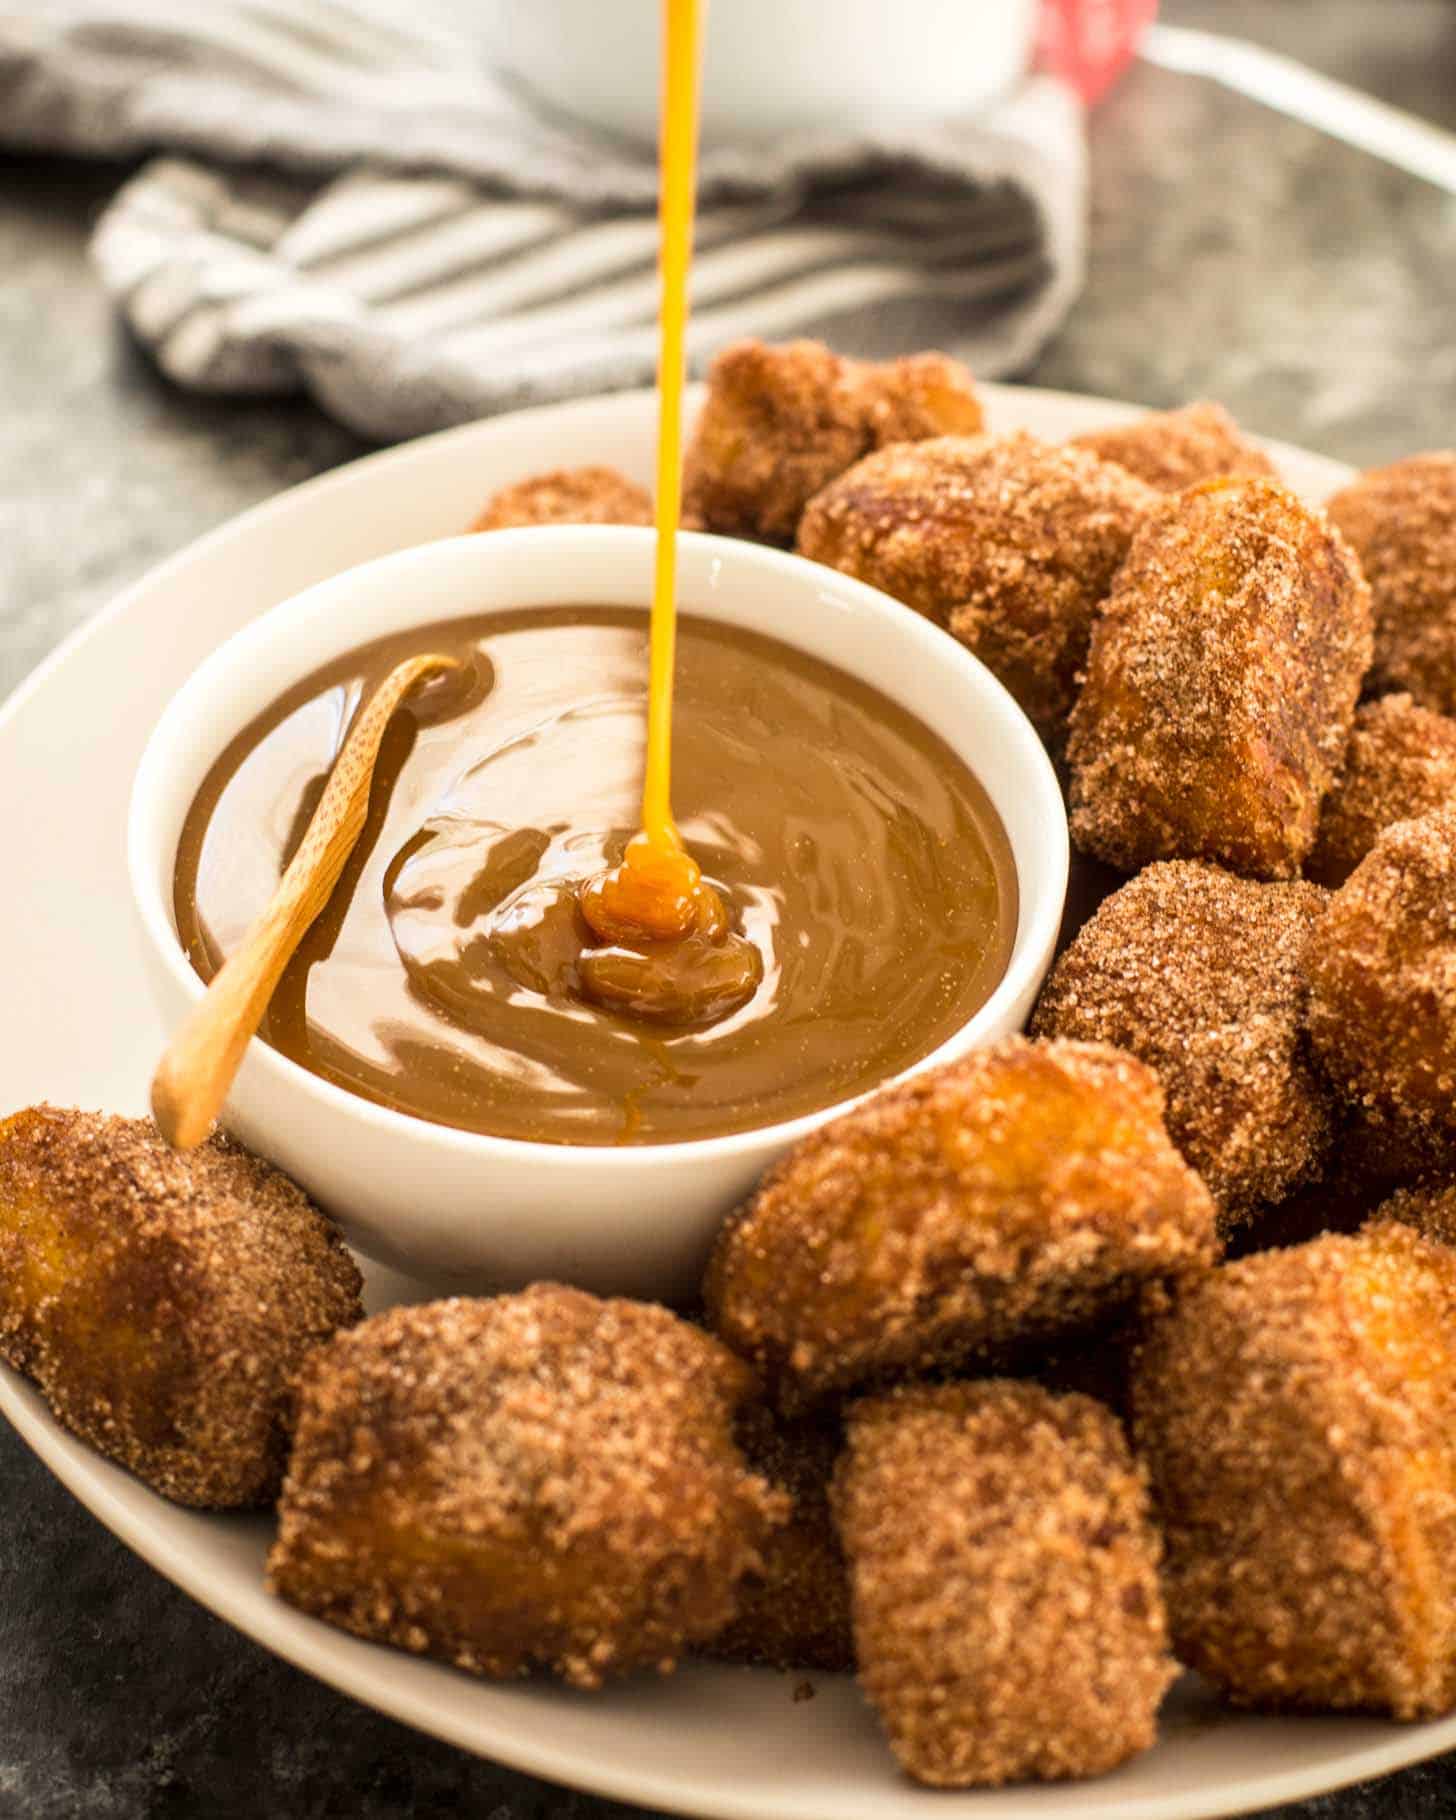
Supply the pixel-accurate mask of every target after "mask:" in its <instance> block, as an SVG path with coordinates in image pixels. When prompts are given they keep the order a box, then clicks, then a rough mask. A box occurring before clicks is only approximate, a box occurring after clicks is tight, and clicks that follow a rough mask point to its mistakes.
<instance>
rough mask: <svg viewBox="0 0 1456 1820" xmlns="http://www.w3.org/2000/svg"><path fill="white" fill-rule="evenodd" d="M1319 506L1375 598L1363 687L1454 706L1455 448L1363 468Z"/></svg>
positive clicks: (1441, 708)
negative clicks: (1370, 661) (1371, 651)
mask: <svg viewBox="0 0 1456 1820" xmlns="http://www.w3.org/2000/svg"><path fill="white" fill-rule="evenodd" d="M1327 510H1328V512H1329V515H1330V517H1331V518H1332V519H1333V520H1334V522H1335V523H1336V524H1337V525H1338V526H1339V527H1340V529H1341V530H1342V531H1343V532H1344V534H1345V536H1346V537H1348V538H1349V540H1350V542H1351V543H1352V544H1353V545H1354V547H1355V551H1356V554H1357V555H1358V556H1359V558H1360V562H1361V564H1362V566H1363V568H1364V570H1365V575H1366V579H1367V580H1368V581H1369V583H1370V589H1371V592H1372V594H1373V596H1374V600H1375V663H1374V667H1373V669H1372V670H1371V673H1370V686H1371V688H1372V689H1373V690H1375V691H1377V692H1384V691H1386V690H1389V689H1404V690H1407V691H1408V692H1409V693H1410V694H1411V695H1412V696H1414V698H1415V699H1416V701H1418V702H1419V703H1420V704H1421V706H1422V707H1424V708H1433V709H1435V710H1436V712H1437V713H1440V714H1456V452H1453V451H1452V450H1450V449H1438V450H1433V451H1431V452H1430V453H1429V454H1425V455H1410V456H1407V457H1406V459H1405V460H1404V461H1396V462H1392V463H1391V465H1390V466H1389V467H1386V468H1372V469H1370V471H1369V472H1368V473H1365V474H1362V475H1361V476H1360V477H1359V479H1358V480H1356V481H1354V482H1353V483H1352V484H1351V485H1350V486H1348V487H1346V488H1345V489H1344V490H1343V491H1342V492H1339V493H1336V494H1335V496H1334V498H1333V499H1331V500H1330V502H1329V505H1328V507H1327Z"/></svg>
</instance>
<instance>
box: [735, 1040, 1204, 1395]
mask: <svg viewBox="0 0 1456 1820" xmlns="http://www.w3.org/2000/svg"><path fill="white" fill-rule="evenodd" d="M1162 1110H1163V1096H1162V1093H1161V1090H1160V1089H1159V1087H1158V1085H1157V1082H1156V1081H1155V1079H1154V1078H1153V1076H1152V1074H1151V1073H1150V1072H1149V1070H1148V1069H1146V1068H1145V1067H1144V1066H1143V1064H1142V1063H1141V1062H1139V1061H1136V1060H1135V1059H1134V1058H1133V1057H1131V1056H1129V1055H1125V1054H1123V1053H1121V1052H1120V1051H1118V1050H1116V1049H1111V1048H1108V1047H1107V1046H1106V1045H1103V1044H1098V1043H1070V1042H1057V1043H1029V1042H1027V1041H1025V1040H1024V1039H1021V1038H1011V1039H1008V1040H1006V1041H1003V1042H1001V1043H998V1044H996V1045H994V1046H993V1047H991V1048H989V1049H983V1050H979V1051H977V1052H975V1053H974V1054H972V1055H969V1056H967V1057H966V1058H965V1059H964V1060H963V1061H960V1062H955V1063H952V1064H951V1065H950V1066H948V1067H945V1068H940V1069H936V1070H933V1071H931V1072H928V1073H925V1074H921V1075H917V1076H915V1077H914V1078H913V1079H911V1080H908V1081H905V1082H903V1083H901V1084H900V1085H898V1086H895V1087H891V1088H888V1089H886V1090H885V1091H883V1092H881V1093H879V1094H877V1095H875V1097H874V1098H872V1099H870V1100H868V1101H866V1102H865V1104H863V1105H862V1106H859V1107H857V1108H856V1109H855V1110H853V1111H852V1112H849V1113H846V1114H845V1115H844V1116H843V1117H842V1118H839V1119H836V1120H834V1121H833V1122H832V1123H831V1124H828V1125H825V1126H823V1127H822V1128H821V1129H819V1130H818V1131H814V1132H811V1133H810V1134H809V1135H808V1136H807V1137H805V1138H802V1139H801V1140H800V1141H799V1142H798V1143H797V1144H796V1145H795V1146H794V1148H793V1149H792V1150H791V1151H790V1152H789V1153H788V1154H787V1155H786V1156H785V1157H784V1158H783V1159H782V1161H780V1162H779V1163H778V1164H776V1165H775V1166H774V1167H773V1168H772V1169H770V1170H769V1172H768V1174H767V1175H766V1176H765V1177H764V1179H763V1181H762V1183H761V1184H760V1186H759V1188H758V1191H757V1192H756V1193H755V1194H754V1195H753V1196H752V1197H751V1198H750V1200H749V1201H748V1203H747V1204H746V1206H745V1207H744V1208H743V1209H742V1210H741V1212H740V1213H739V1214H738V1215H736V1216H735V1217H733V1218H731V1219H730V1220H729V1223H728V1225H727V1226H726V1227H725V1229H724V1231H723V1233H722V1235H721V1236H720V1238H719V1241H718V1245H717V1248H716V1251H715V1253H714V1256H713V1259H712V1262H711V1264H710V1266H709V1270H708V1278H707V1284H706V1291H705V1299H706V1301H707V1304H708V1309H709V1313H710V1315H711V1317H712V1320H713V1324H714V1326H715V1328H716V1330H717V1331H718V1332H719V1333H720V1334H721V1335H722V1336H723V1338H724V1339H725V1340H726V1341H727V1343H728V1344H729V1345H730V1346H732V1347H733V1348H734V1349H735V1350H736V1351H738V1352H740V1353H741V1354H742V1355H743V1356H744V1357H746V1358H749V1359H751V1360H753V1361H754V1363H755V1364H756V1365H757V1366H758V1367H759V1368H760V1369H761V1370H762V1371H763V1372H764V1374H765V1376H766V1378H767V1379H768V1380H769V1381H770V1382H771V1383H772V1384H773V1386H774V1388H775V1390H776V1393H777V1395H778V1397H779V1399H780V1401H781V1403H782V1404H783V1405H785V1406H786V1407H795V1406H799V1405H802V1404H805V1403H810V1402H813V1401H815V1400H819V1399H822V1398H824V1397H825V1396H827V1395H829V1394H830V1393H832V1392H835V1391H841V1390H844V1389H847V1388H851V1387H853V1386H855V1385H858V1384H863V1383H866V1382H870V1381H873V1380H875V1379H877V1378H879V1377H881V1376H885V1375H895V1374H899V1375H904V1374H911V1373H915V1372H922V1371H927V1370H930V1369H932V1368H935V1367H937V1366H943V1365H948V1364H954V1363H957V1362H959V1361H962V1360H965V1359H969V1358H973V1357H977V1356H985V1355H997V1354H999V1353H1000V1352H1003V1351H1006V1350H1008V1349H1015V1348H1016V1347H1018V1346H1020V1345H1023V1344H1024V1343H1025V1342H1027V1341H1028V1340H1031V1339H1036V1338H1043V1337H1050V1336H1053V1335H1057V1334H1062V1333H1068V1332H1072V1331H1076V1330H1077V1329H1079V1328H1085V1327H1088V1326H1091V1325H1092V1324H1093V1323H1094V1322H1096V1321H1098V1320H1100V1319H1104V1318H1108V1317H1110V1316H1111V1315H1112V1314H1114V1313H1115V1312H1116V1311H1117V1310H1119V1309H1120V1308H1123V1307H1125V1306H1127V1304H1128V1303H1129V1302H1130V1301H1131V1300H1132V1299H1133V1298H1134V1297H1135V1296H1136V1295H1137V1293H1138V1291H1139V1289H1140V1288H1141V1287H1142V1286H1143V1285H1144V1284H1146V1283H1148V1282H1150V1281H1152V1280H1155V1279H1158V1278H1161V1277H1164V1276H1168V1275H1172V1274H1176V1273H1177V1272H1179V1271H1180V1270H1185V1269H1190V1268H1198V1267H1201V1266H1204V1265H1206V1264H1207V1263H1209V1262H1210V1261H1211V1260H1212V1259H1213V1258H1214V1257H1215V1256H1216V1254H1217V1250H1218V1243H1217V1239H1216V1237H1215V1232H1214V1208H1213V1202H1212V1199H1211V1198H1210V1196H1209V1193H1208V1190H1207V1189H1206V1188H1205V1187H1204V1186H1203V1184H1202V1182H1200V1181H1199V1179H1198V1177H1197V1176H1196V1175H1195V1174H1194V1172H1193V1171H1192V1170H1191V1169H1190V1168H1189V1167H1188V1166H1187V1164H1186V1163H1185V1162H1184V1161H1183V1159H1182V1158H1181V1157H1180V1156H1179V1155H1178V1152H1177V1151H1176V1150H1175V1149H1174V1148H1173V1145H1172V1143H1171V1141H1170V1140H1169V1138H1168V1134H1167V1131H1166V1130H1165V1129H1164V1126H1163V1119H1162Z"/></svg>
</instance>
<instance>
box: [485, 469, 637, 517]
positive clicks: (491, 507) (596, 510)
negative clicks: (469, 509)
mask: <svg viewBox="0 0 1456 1820" xmlns="http://www.w3.org/2000/svg"><path fill="white" fill-rule="evenodd" d="M651 523H652V496H651V494H650V493H649V492H648V491H647V489H646V488H645V487H639V486H638V485H637V483H636V481H635V480H628V478H627V476H626V475H625V474H619V473H618V472H617V470H616V469H615V468H603V467H584V468H553V469H552V470H551V471H550V472H549V473H546V474H533V475H531V476H530V477H529V478H528V479H526V480H519V481H517V482H516V483H515V484H514V485H513V486H509V487H502V488H501V490H500V491H499V492H498V493H493V494H492V495H491V497H490V498H489V499H488V500H487V501H486V503H485V505H484V506H483V507H482V508H481V511H480V515H479V517H478V518H477V519H476V520H475V522H474V524H472V525H471V527H470V528H471V530H472V531H506V530H511V529H516V528H519V527H521V526H525V525H580V524H593V525H650V524H651Z"/></svg>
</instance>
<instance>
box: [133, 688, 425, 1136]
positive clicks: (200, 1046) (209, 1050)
mask: <svg viewBox="0 0 1456 1820" xmlns="http://www.w3.org/2000/svg"><path fill="white" fill-rule="evenodd" d="M455 667H456V659H454V658H452V657H441V656H436V655H426V656H423V657H411V658H408V659H407V660H406V661H405V662H404V663H402V664H398V665H397V666H396V667H395V668H394V669H393V670H391V671H390V673H389V675H388V676H386V677H385V679H384V681H383V682H382V683H381V684H380V685H379V687H378V688H377V689H376V690H375V692H374V694H373V695H371V696H370V697H369V700H368V701H367V702H365V704H364V706H363V707H362V708H361V709H360V710H359V712H358V713H357V714H356V715H355V716H354V722H353V725H352V726H351V727H350V728H349V733H348V737H347V738H346V739H345V741H344V744H343V747H342V749H341V750H340V752H339V756H338V758H337V759H336V760H335V761H334V767H333V769H332V771H330V773H329V781H328V783H327V784H326V785H325V786H324V793H323V795H322V796H321V797H320V798H319V805H318V808H317V809H315V810H314V813H313V819H312V820H311V821H310V822H309V824H308V829H307V831H306V833H305V834H304V837H303V841H302V843H301V845H300V846H299V849H298V851H297V852H296V853H295V854H294V856H293V858H292V859H291V860H290V861H289V863H288V867H287V869H286V870H285V872H284V874H283V877H282V878H281V879H280V880H279V881H278V889H277V890H276V891H275V892H274V893H273V897H272V899H271V901H270V902H269V904H268V906H267V908H266V909H265V910H264V911H263V912H262V913H261V915H259V917H258V918H257V920H256V921H255V922H254V923H253V925H252V927H251V928H250V929H249V930H248V932H247V934H246V935H245V936H244V937H243V939H242V941H241V942H240V943H239V944H238V946H237V948H235V949H234V951H233V952H232V953H231V954H230V955H229V956H228V958H227V960H226V961H224V963H223V965H222V967H221V968H220V969H219V970H218V972H217V974H216V975H215V977H214V978H213V981H212V983H211V985H209V987H208V988H207V991H206V993H205V994H204V996H203V998H202V1000H201V1002H200V1003H199V1004H197V1005H196V1006H194V1007H193V1009H192V1010H191V1011H190V1012H189V1013H188V1014H187V1016H186V1017H185V1018H184V1019H183V1021H182V1023H181V1024H180V1025H179V1027H178V1029H177V1030H176V1032H175V1033H174V1035H173V1037H172V1040H171V1042H170V1043H168V1045H167V1048H166V1051H165V1053H164V1054H163V1056H162V1059H161V1061H160V1062H159V1063H158V1065H157V1071H156V1073H155V1074H154V1075H153V1076H152V1113H153V1116H154V1117H155V1118H156V1121H157V1127H158V1129H159V1130H160V1131H161V1133H162V1136H163V1137H164V1138H165V1139H166V1140H167V1142H168V1143H169V1144H172V1145H174V1146H175V1147H176V1148H177V1149H178V1150H191V1149H192V1148H193V1147H194V1146H195V1145H197V1144H200V1143H201V1142H202V1140H203V1139H204V1138H205V1137H206V1136H207V1134H208V1132H209V1131H211V1129H212V1126H213V1121H214V1120H215V1119H216V1118H217V1115H218V1113H219V1112H220V1111H221V1109H222V1103H223V1101H224V1100H225V1099H226V1098H227V1093H228V1088H229V1087H231V1085H232V1082H233V1076H234V1075H235V1074H236V1073H237V1071H238V1066H239V1064H240V1063H241V1061H242V1059H243V1052H244V1050H245V1049H246V1048H247V1046H248V1043H249V1040H250V1039H251V1038H252V1036H253V1035H254V1034H255V1032H256V1031H257V1028H258V1025H259V1024H260V1023H261V1022H262V1021H263V1013H264V1012H265V1011H266V1010H267V1009H268V1001H269V999H271V998H272V996H273V990H274V988H275V987H276V986H277V984H278V981H279V979H280V978H281V977H282V974H283V969H284V968H285V967H286V966H287V965H288V963H289V961H290V960H291V959H292V958H293V953H294V950H295V949H296V948H297V947H298V944H299V943H300V942H301V941H302V940H303V937H304V934H305V933H306V931H307V930H308V927H309V925H310V924H311V923H312V922H313V920H314V918H315V917H316V916H317V915H318V914H319V912H320V911H321V910H322V909H323V907H324V905H325V904H326V903H327V902H328V901H329V896H330V894H331V893H332V891H333V889H334V886H335V885H336V884H337V883H338V882H339V875H340V873H342V871H343V870H344V866H345V864H346V862H347V861H348V858H349V855H350V854H351V853H352V852H353V850H354V845H355V842H356V841H357V840H358V839H359V835H360V833H361V832H362V830H363V827H364V822H365V819H366V817H367V815H368V813H369V791H370V787H371V786H372V784H373V782H374V765H375V761H376V760H377V759H378V757H379V746H380V741H381V740H382V739H383V737H384V729H385V728H386V727H387V726H388V724H389V721H390V719H391V717H392V716H393V714H394V712H395V710H396V709H397V708H398V707H399V705H400V703H401V702H402V701H403V700H404V698H405V696H406V695H407V694H408V693H409V692H410V690H411V689H412V688H414V686H415V684H416V683H417V682H419V681H420V680H421V679H422V678H423V677H425V676H427V675H429V674H430V673H431V672H432V671H438V670H449V669H454V668H455Z"/></svg>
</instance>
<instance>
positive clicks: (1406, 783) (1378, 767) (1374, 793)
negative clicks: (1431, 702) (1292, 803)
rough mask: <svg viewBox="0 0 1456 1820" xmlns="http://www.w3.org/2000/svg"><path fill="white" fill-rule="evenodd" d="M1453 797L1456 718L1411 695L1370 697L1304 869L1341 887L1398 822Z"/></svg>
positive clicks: (1360, 710)
mask: <svg viewBox="0 0 1456 1820" xmlns="http://www.w3.org/2000/svg"><path fill="white" fill-rule="evenodd" d="M1448 802H1456V720H1451V719H1449V718H1448V717H1447V716H1446V715H1444V714H1436V713H1433V712H1432V711H1431V709H1429V708H1422V707H1419V706H1418V705H1417V704H1416V702H1415V701H1414V700H1413V699H1412V698H1411V697H1410V696H1409V695H1384V696H1381V697H1380V699H1379V700H1377V701H1367V702H1364V703H1362V705H1361V706H1360V707H1359V708H1357V709H1356V711H1355V724H1354V727H1353V728H1352V730H1351V733H1350V743H1349V745H1348V746H1347V747H1346V749H1345V758H1344V763H1343V764H1342V765H1341V767H1340V774H1339V776H1338V778H1337V779H1336V780H1335V787H1334V788H1333V789H1332V790H1331V791H1330V794H1329V795H1328V796H1327V797H1326V798H1325V806H1324V808H1323V810H1322V811H1321V812H1320V821H1319V832H1318V833H1317V834H1316V836H1315V843H1314V848H1313V851H1312V852H1311V853H1310V856H1309V859H1308V861H1307V863H1306V865H1305V872H1306V873H1307V874H1308V876H1309V877H1310V878H1313V879H1318V880H1319V882H1320V883H1321V884H1322V885H1342V884H1343V883H1344V882H1345V880H1346V879H1347V878H1348V877H1349V876H1350V874H1351V873H1352V872H1353V871H1354V870H1355V868H1356V866H1358V865H1359V863H1360V861H1361V860H1362V859H1364V857H1365V855H1366V854H1367V853H1368V852H1369V851H1370V849H1371V848H1372V847H1373V846H1374V845H1375V842H1376V840H1377V839H1378V837H1379V836H1380V835H1381V834H1382V833H1383V832H1384V830H1385V829H1387V828H1388V827H1390V826H1391V824H1392V823H1393V822H1404V821H1412V820H1414V819H1415V818H1416V817H1417V816H1421V815H1425V814H1426V813H1427V812H1428V811H1429V810H1431V809H1439V808H1440V807H1441V806H1442V804H1443V803H1448Z"/></svg>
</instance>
